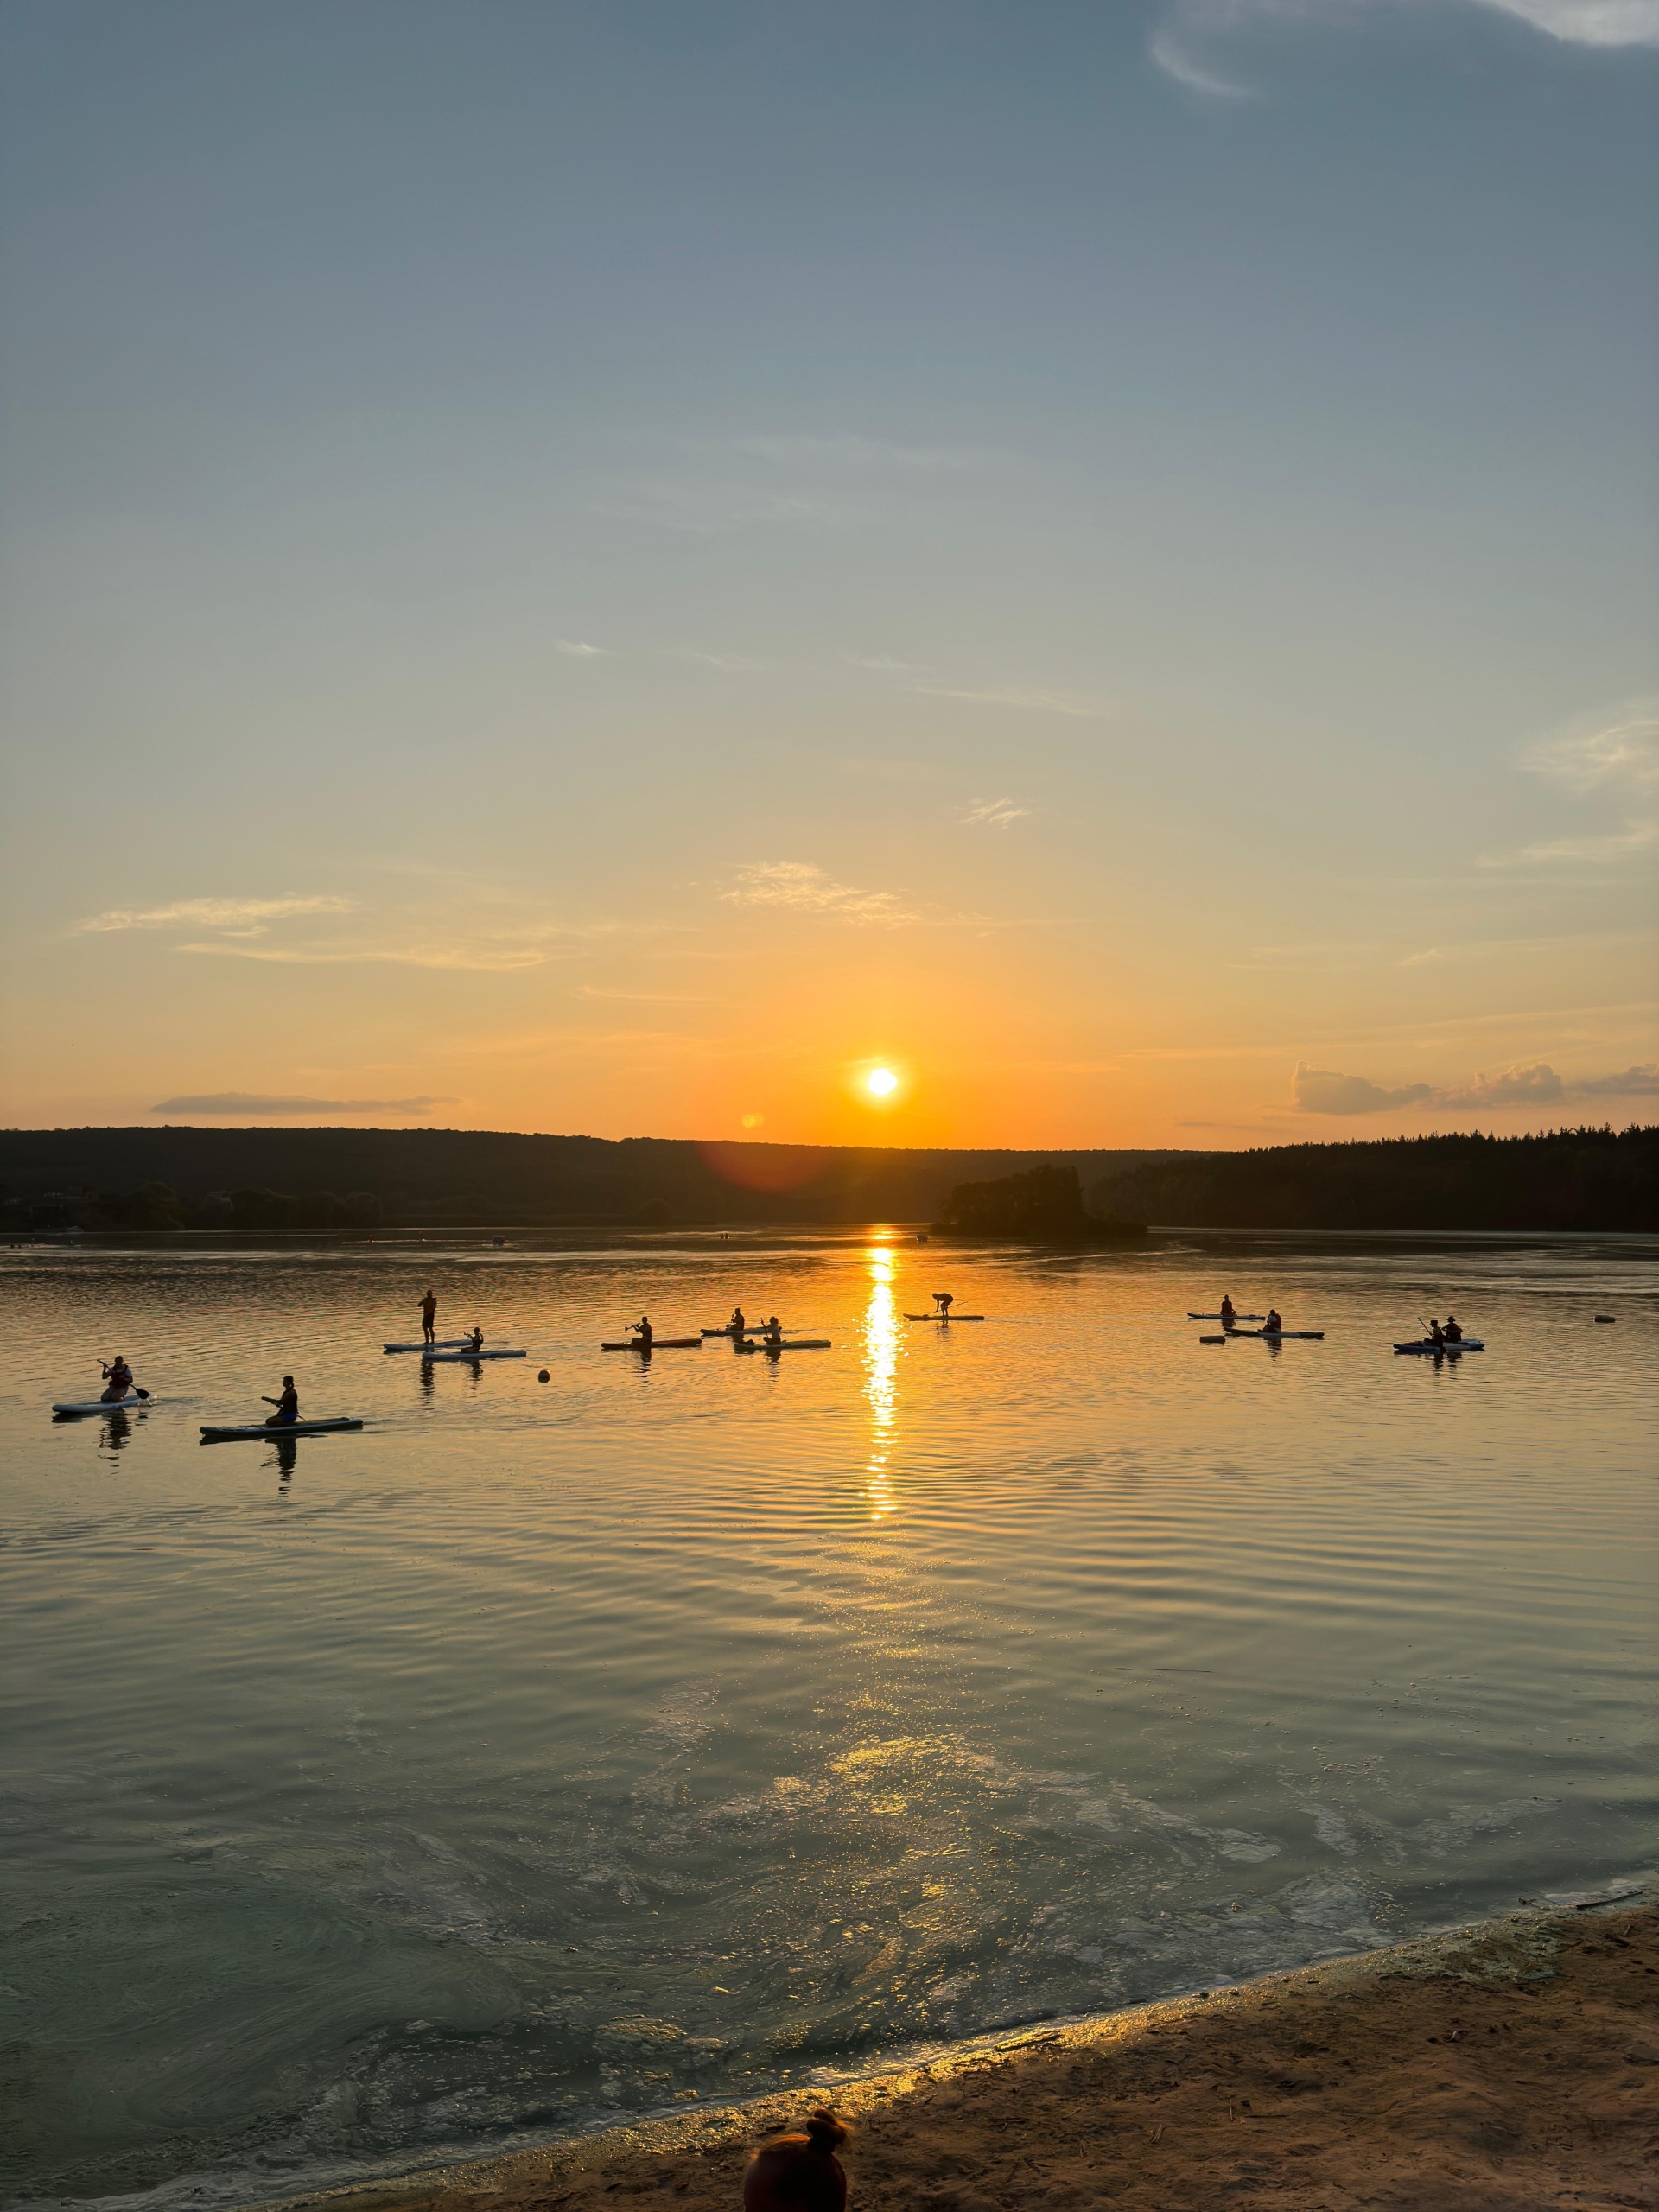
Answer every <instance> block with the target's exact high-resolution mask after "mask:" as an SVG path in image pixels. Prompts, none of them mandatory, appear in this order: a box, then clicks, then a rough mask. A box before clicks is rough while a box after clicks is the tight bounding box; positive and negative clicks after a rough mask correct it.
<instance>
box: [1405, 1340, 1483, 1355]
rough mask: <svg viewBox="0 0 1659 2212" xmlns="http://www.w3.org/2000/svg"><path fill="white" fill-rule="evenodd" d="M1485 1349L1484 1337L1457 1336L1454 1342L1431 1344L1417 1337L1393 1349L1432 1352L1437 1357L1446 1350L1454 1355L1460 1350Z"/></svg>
mask: <svg viewBox="0 0 1659 2212" xmlns="http://www.w3.org/2000/svg"><path fill="white" fill-rule="evenodd" d="M1485 1349H1486V1344H1485V1339H1484V1338H1482V1337H1459V1338H1458V1341H1457V1342H1456V1344H1429V1343H1428V1342H1427V1340H1426V1339H1425V1338H1422V1337H1419V1338H1416V1339H1415V1341H1414V1343H1411V1344H1395V1351H1426V1352H1432V1353H1433V1355H1434V1357H1436V1358H1437V1359H1438V1358H1440V1357H1444V1356H1445V1354H1446V1353H1447V1352H1450V1353H1452V1355H1453V1357H1455V1356H1456V1354H1458V1353H1459V1352H1460V1351H1485Z"/></svg>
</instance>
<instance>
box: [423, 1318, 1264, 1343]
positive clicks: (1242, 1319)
mask: <svg viewBox="0 0 1659 2212" xmlns="http://www.w3.org/2000/svg"><path fill="white" fill-rule="evenodd" d="M1186 1318H1187V1319H1188V1320H1189V1321H1219V1320H1220V1319H1221V1316H1220V1314H1219V1313H1189V1314H1188V1315H1187V1317H1186ZM1267 1318H1268V1317H1267V1315H1266V1314H1265V1313H1235V1314H1234V1316H1233V1319H1234V1320H1235V1321H1265V1320H1266V1319H1267ZM386 1350H387V1351H391V1345H390V1344H388V1345H387V1346H386Z"/></svg>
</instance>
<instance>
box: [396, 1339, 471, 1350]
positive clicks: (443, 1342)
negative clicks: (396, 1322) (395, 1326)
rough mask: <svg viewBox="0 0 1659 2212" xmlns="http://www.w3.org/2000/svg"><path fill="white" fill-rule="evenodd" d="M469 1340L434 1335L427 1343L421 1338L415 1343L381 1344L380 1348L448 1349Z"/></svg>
mask: <svg viewBox="0 0 1659 2212" xmlns="http://www.w3.org/2000/svg"><path fill="white" fill-rule="evenodd" d="M469 1341H470V1339H469V1338H466V1337H434V1338H433V1339H432V1341H431V1343H430V1344H428V1343H427V1342H426V1340H425V1339H424V1338H423V1339H422V1340H421V1342H420V1343H419V1344H382V1345H381V1347H380V1349H381V1351H451V1350H452V1349H453V1348H454V1346H455V1345H456V1344H467V1343H468V1342H469Z"/></svg>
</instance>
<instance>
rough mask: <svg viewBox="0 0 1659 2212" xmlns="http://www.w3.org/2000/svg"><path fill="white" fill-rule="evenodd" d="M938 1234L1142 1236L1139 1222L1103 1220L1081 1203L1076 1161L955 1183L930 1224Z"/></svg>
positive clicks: (1082, 1238) (1038, 1238)
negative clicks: (971, 1181) (1063, 1164)
mask: <svg viewBox="0 0 1659 2212" xmlns="http://www.w3.org/2000/svg"><path fill="white" fill-rule="evenodd" d="M933 1226H934V1228H935V1229H936V1230H938V1231H939V1232H940V1234H941V1235H943V1236H1013V1237H1028V1238H1030V1239H1032V1240H1033V1241H1034V1242H1037V1243H1063V1244H1077V1243H1098V1242H1100V1241H1101V1240H1103V1239H1104V1238H1107V1237H1115V1236H1145V1235H1146V1233H1147V1232H1146V1230H1145V1227H1144V1226H1143V1225H1142V1224H1141V1223H1139V1222H1133V1221H1120V1220H1104V1219H1103V1218H1102V1217H1100V1216H1099V1215H1097V1214H1092V1213H1090V1211H1088V1209H1087V1207H1085V1205H1084V1203H1083V1185H1082V1184H1081V1183H1080V1182H1079V1181H1078V1179H1077V1169H1076V1168H1075V1167H1056V1166H1042V1167H1028V1168H1027V1170H1026V1171H1025V1173H1023V1174H1019V1175H1002V1176H999V1177H997V1178H996V1179H995V1180H994V1181H992V1182H988V1183H958V1184H957V1187H956V1189H955V1190H954V1191H952V1192H951V1193H950V1197H949V1198H947V1199H946V1200H945V1202H944V1205H943V1206H942V1207H941V1208H940V1210H939V1217H938V1221H936V1222H935V1223H934V1224H933Z"/></svg>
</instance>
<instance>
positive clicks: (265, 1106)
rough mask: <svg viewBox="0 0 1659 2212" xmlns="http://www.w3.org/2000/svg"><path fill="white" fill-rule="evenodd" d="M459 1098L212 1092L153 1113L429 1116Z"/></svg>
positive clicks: (166, 1102)
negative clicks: (439, 1107)
mask: <svg viewBox="0 0 1659 2212" xmlns="http://www.w3.org/2000/svg"><path fill="white" fill-rule="evenodd" d="M460 1104H461V1100H460V1099H459V1098H424V1097H423V1098H296V1097H289V1096H272V1095H270V1094H268V1093H266V1092H264V1091H259V1090H213V1091H207V1092H204V1093H202V1094H201V1095H200V1096H187V1097H182V1098H163V1099H162V1101H161V1103H159V1104H158V1105H155V1106H152V1107H151V1108H150V1109H149V1110H150V1112H151V1113H152V1114H231V1115H245V1114H257V1115H262V1116H263V1115H277V1114H413V1115H426V1114H429V1113H430V1112H431V1110H432V1109H433V1108H434V1107H435V1106H459V1105H460Z"/></svg>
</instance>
